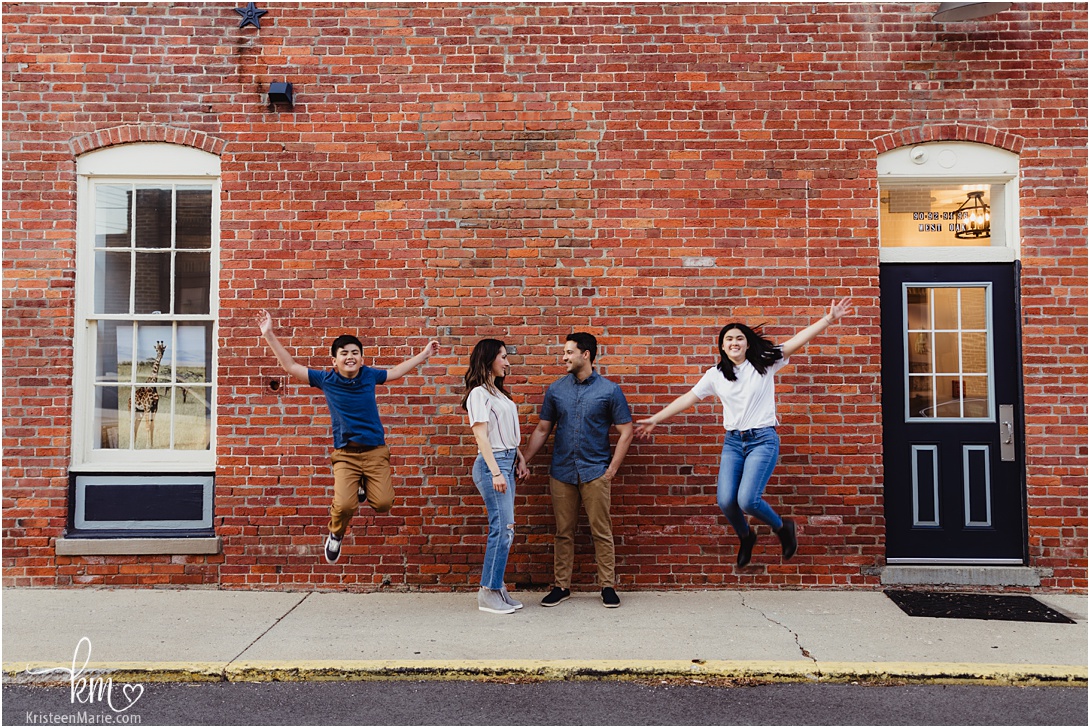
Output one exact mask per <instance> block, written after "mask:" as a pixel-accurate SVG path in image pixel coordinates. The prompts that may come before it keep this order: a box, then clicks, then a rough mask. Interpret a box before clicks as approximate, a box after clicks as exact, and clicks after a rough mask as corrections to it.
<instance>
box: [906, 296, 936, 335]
mask: <svg viewBox="0 0 1090 728" xmlns="http://www.w3.org/2000/svg"><path fill="white" fill-rule="evenodd" d="M928 293H929V289H927V288H909V289H908V329H909V331H918V330H920V329H924V330H927V329H930V328H931V298H930V296H929V295H928Z"/></svg>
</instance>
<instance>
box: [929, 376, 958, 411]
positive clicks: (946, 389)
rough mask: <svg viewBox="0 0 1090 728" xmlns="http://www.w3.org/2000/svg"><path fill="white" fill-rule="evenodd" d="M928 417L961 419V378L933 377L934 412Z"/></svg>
mask: <svg viewBox="0 0 1090 728" xmlns="http://www.w3.org/2000/svg"><path fill="white" fill-rule="evenodd" d="M928 416H930V417H961V377H935V411H934V412H933V413H931V414H929V415H928Z"/></svg>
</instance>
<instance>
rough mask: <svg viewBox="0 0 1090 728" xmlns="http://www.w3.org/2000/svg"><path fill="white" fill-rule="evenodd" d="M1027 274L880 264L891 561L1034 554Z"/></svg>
mask: <svg viewBox="0 0 1090 728" xmlns="http://www.w3.org/2000/svg"><path fill="white" fill-rule="evenodd" d="M1017 275H1018V272H1017V267H1016V265H1014V264H979V265H961V264H958V265H953V264H949V265H942V264H927V265H918V264H911V265H900V264H886V265H883V266H882V268H881V296H882V301H881V307H882V419H883V438H884V445H883V463H884V479H885V517H886V559H887V561H888V562H890V563H966V564H971V563H989V562H990V563H1007V564H1021V563H1024V562H1025V558H1026V536H1025V505H1024V504H1025V477H1024V472H1025V469H1024V451H1023V426H1022V406H1021V384H1020V383H1021V356H1020V347H1019V330H1018V302H1017Z"/></svg>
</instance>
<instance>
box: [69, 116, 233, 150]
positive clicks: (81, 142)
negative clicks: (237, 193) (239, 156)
mask: <svg viewBox="0 0 1090 728" xmlns="http://www.w3.org/2000/svg"><path fill="white" fill-rule="evenodd" d="M138 142H163V143H166V144H180V145H183V146H187V147H193V148H194V149H200V150H201V151H204V152H208V153H210V154H215V155H216V156H222V155H223V153H224V151H225V150H226V149H227V142H225V141H224V140H223V139H219V138H217V137H214V136H211V135H209V134H205V133H204V132H201V131H195V130H193V129H179V128H177V127H173V126H153V125H149V124H127V125H124V126H114V127H110V128H109V129H101V130H99V131H96V132H92V133H90V134H84V135H83V136H81V137H76V138H75V139H73V140H72V141H71V142H69V148H71V150H72V154H73V155H75V156H77V157H78V156H79V155H81V154H85V153H87V152H91V151H94V150H96V149H104V148H106V147H112V146H116V145H118V144H132V143H138Z"/></svg>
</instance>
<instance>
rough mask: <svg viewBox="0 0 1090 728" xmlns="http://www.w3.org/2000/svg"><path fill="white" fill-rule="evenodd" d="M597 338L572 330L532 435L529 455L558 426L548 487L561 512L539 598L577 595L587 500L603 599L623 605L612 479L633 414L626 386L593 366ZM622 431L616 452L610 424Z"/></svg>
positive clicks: (551, 603) (552, 602)
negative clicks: (546, 586)
mask: <svg viewBox="0 0 1090 728" xmlns="http://www.w3.org/2000/svg"><path fill="white" fill-rule="evenodd" d="M597 353H598V341H597V340H596V339H595V338H594V336H592V335H591V334H588V333H584V332H577V333H573V334H569V335H568V338H567V341H565V342H564V366H565V367H566V368H567V370H568V376H566V377H564V378H563V379H558V380H557V381H555V382H553V383H552V384H551V385H549V389H548V390H547V391H546V392H545V402H544V404H542V406H541V419H540V421H539V422H538V425H537V428H536V429H535V430H534V432H533V434H532V435H530V442H529V443H528V444H527V447H526V451H525V455H526V461H527V462H529V461H530V459H531V458H532V457H533V456H534V455H535V454H537V451H538V450H540V449H541V448H542V446H543V445H544V444H545V441H546V440H547V439H548V438H549V433H550V432H552V429H553V426H554V425H555V426H556V438H555V439H554V442H553V459H552V465H551V467H550V468H549V492H550V494H551V495H552V500H553V514H554V516H555V518H556V538H555V540H554V543H553V580H554V584H553V588H552V590H551V591H550V592H549V593H548V594H546V595H545V598H544V599H542V600H541V606H543V607H555V606H556V605H557V604H559V603H560V602H562V601H564V600H566V599H568V598H569V597H570V596H571V578H572V568H573V566H574V563H575V526H576V523H577V522H578V520H579V502H580V500H581V501H582V502H583V506H584V508H586V511H587V520H588V522H589V523H590V531H591V536H592V537H593V539H594V557H595V560H596V561H597V563H598V582H599V586H600V587H601V588H602V604H604V605H605V606H607V607H619V606H621V600H620V598H619V597H618V596H617V591H616V590H615V589H614V588H613V586H614V563H615V558H614V551H613V524H612V521H611V520H610V517H609V500H610V484H611V483H612V481H613V476H614V475H616V474H617V469H618V468H620V467H621V462H622V461H623V460H624V456H625V454H626V453H627V452H628V446H629V445H630V444H631V443H632V435H633V427H632V414H631V413H630V412H629V410H628V402H627V401H626V400H625V398H624V393H622V392H621V388H620V387H619V386H617V384H615V383H614V382H611V381H609V380H608V379H606V378H605V377H603V376H601V375H600V374H598V372H596V371H595V370H594V357H595V356H596V355H597ZM610 426H613V427H616V428H617V431H618V432H619V433H620V439H618V440H617V448H616V450H615V451H614V452H613V455H612V457H610V452H609V428H610Z"/></svg>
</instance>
